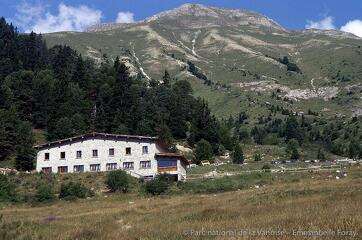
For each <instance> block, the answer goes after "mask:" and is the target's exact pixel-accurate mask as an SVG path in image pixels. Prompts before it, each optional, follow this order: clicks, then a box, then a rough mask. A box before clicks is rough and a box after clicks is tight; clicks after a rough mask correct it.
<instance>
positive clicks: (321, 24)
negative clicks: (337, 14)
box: [305, 16, 336, 30]
mask: <svg viewBox="0 0 362 240" xmlns="http://www.w3.org/2000/svg"><path fill="white" fill-rule="evenodd" d="M305 28H307V29H311V28H315V29H323V30H330V29H336V26H335V25H334V18H333V17H331V16H327V17H325V18H323V19H322V20H320V21H318V22H314V21H308V24H307V25H305Z"/></svg>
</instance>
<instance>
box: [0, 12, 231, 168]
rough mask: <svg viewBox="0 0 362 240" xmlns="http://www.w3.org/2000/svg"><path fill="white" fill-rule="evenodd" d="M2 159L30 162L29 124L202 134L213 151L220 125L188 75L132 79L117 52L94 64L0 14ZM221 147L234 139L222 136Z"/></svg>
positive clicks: (67, 132) (50, 129)
mask: <svg viewBox="0 0 362 240" xmlns="http://www.w3.org/2000/svg"><path fill="white" fill-rule="evenodd" d="M0 61H1V64H0V116H1V117H0V160H4V159H9V158H13V157H15V158H16V159H17V162H18V165H19V166H18V168H19V169H24V170H28V169H31V168H32V164H31V159H32V158H33V156H34V151H33V150H32V144H33V143H34V140H33V135H32V129H34V128H35V129H44V130H45V131H46V133H47V138H48V140H54V139H61V138H67V137H71V136H74V135H77V134H82V133H85V132H90V131H97V132H105V133H118V134H139V135H152V136H155V135H159V136H160V137H161V138H163V140H164V141H165V142H166V143H168V144H169V146H172V142H173V139H182V140H187V141H188V143H189V144H190V145H191V146H194V145H196V144H197V143H198V142H200V141H201V140H202V141H207V142H208V143H209V144H210V145H211V146H212V152H213V153H217V152H218V151H219V148H220V145H222V144H223V141H224V140H223V139H227V138H228V137H225V136H224V137H222V135H225V134H226V135H227V134H229V131H226V132H225V131H224V132H223V129H222V127H221V125H220V123H219V122H218V121H217V120H216V118H215V117H214V116H213V115H212V114H211V112H210V109H209V107H208V104H207V103H206V102H205V101H204V100H202V99H196V98H194V97H193V96H192V88H191V86H190V84H189V83H188V82H187V81H176V82H173V83H172V84H171V76H170V74H169V73H168V72H167V71H165V74H164V76H163V78H162V79H160V81H154V80H151V81H150V82H149V81H146V80H144V79H140V78H132V77H130V74H129V72H128V69H127V67H126V66H125V64H123V63H122V62H121V61H120V60H119V58H117V59H116V60H115V61H114V64H112V65H111V64H109V63H103V64H101V65H100V66H96V65H95V64H94V63H93V62H91V61H90V60H89V59H84V58H82V56H81V55H80V54H78V53H77V52H76V51H74V50H73V49H71V48H70V47H68V46H54V47H52V48H50V49H48V48H47V47H46V44H45V42H44V40H43V39H42V37H41V35H38V34H35V33H30V34H19V33H18V32H17V31H16V28H14V27H13V26H12V25H11V24H8V23H6V21H5V19H3V18H2V19H1V20H0ZM226 145H227V146H226V147H227V148H229V149H230V150H231V149H232V146H231V145H230V144H229V143H228V144H226Z"/></svg>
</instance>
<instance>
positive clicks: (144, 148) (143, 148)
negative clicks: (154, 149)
mask: <svg viewBox="0 0 362 240" xmlns="http://www.w3.org/2000/svg"><path fill="white" fill-rule="evenodd" d="M142 153H143V154H147V153H148V146H143V147H142Z"/></svg>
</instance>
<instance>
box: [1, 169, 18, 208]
mask: <svg viewBox="0 0 362 240" xmlns="http://www.w3.org/2000/svg"><path fill="white" fill-rule="evenodd" d="M15 198H16V194H15V186H13V184H11V183H10V181H9V178H8V177H7V176H6V175H2V174H0V201H14V200H15Z"/></svg>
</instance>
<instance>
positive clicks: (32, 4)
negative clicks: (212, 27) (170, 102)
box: [0, 0, 362, 35]
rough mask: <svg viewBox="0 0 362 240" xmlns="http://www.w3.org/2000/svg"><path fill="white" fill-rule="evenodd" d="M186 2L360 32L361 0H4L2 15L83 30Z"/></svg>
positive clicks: (27, 24) (23, 26)
mask: <svg viewBox="0 0 362 240" xmlns="http://www.w3.org/2000/svg"><path fill="white" fill-rule="evenodd" d="M183 3H201V4H205V5H210V6H217V7H225V8H239V9H247V10H252V11H256V12H259V13H262V14H264V15H266V16H268V17H270V18H272V19H274V20H275V21H277V22H279V23H280V24H281V25H283V26H284V27H287V28H289V29H304V28H306V26H307V27H313V28H321V29H332V28H333V29H340V28H341V27H343V26H344V27H345V28H344V30H346V31H354V32H357V33H358V32H359V31H361V35H362V21H361V20H362V1H361V0H343V1H342V0H198V1H192V0H188V1H183V0H116V1H114V0H63V1H58V0H0V16H5V18H7V19H8V20H11V21H13V22H15V24H16V25H18V26H19V30H20V31H30V30H35V31H42V32H47V31H56V30H76V31H81V30H83V29H84V28H86V27H87V26H88V25H91V24H94V23H99V22H115V21H116V20H117V19H118V21H119V22H131V21H137V20H142V19H144V18H145V17H148V16H151V15H154V14H156V13H158V12H161V11H164V10H168V9H172V8H175V7H177V6H180V5H182V4H183ZM118 15H119V16H118ZM348 23H350V26H347V27H346V25H347V24H348Z"/></svg>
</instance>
